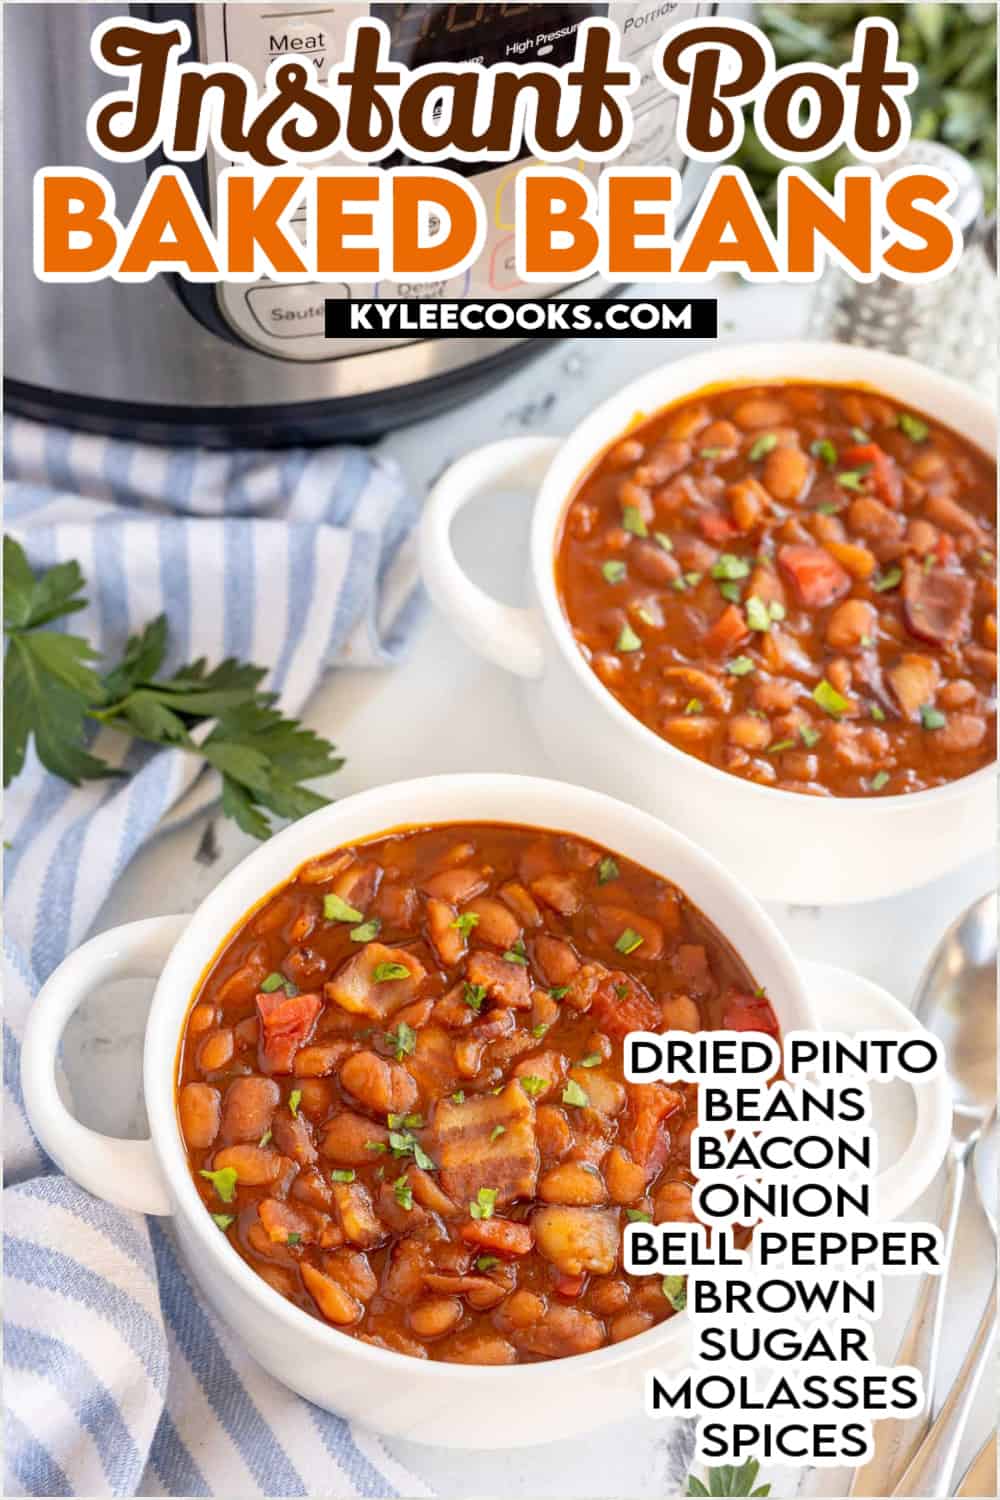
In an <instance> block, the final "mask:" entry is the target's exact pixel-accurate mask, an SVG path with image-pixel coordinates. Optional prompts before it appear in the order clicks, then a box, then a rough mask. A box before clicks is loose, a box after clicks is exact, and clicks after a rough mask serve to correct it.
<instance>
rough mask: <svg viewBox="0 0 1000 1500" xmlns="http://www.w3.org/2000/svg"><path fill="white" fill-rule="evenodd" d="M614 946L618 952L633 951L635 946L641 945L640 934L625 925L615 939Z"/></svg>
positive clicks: (626, 952) (639, 946)
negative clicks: (623, 929)
mask: <svg viewBox="0 0 1000 1500" xmlns="http://www.w3.org/2000/svg"><path fill="white" fill-rule="evenodd" d="M615 947H616V948H617V950H618V952H619V953H625V954H628V953H634V952H635V950H636V949H637V948H641V947H642V934H641V933H639V932H636V930H635V928H634V927H626V929H625V931H624V932H623V933H620V934H619V936H618V937H617V938H616V939H615Z"/></svg>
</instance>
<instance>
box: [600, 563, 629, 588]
mask: <svg viewBox="0 0 1000 1500" xmlns="http://www.w3.org/2000/svg"><path fill="white" fill-rule="evenodd" d="M627 571H628V569H627V568H626V567H625V564H624V563H623V562H621V561H620V560H619V559H618V558H609V559H608V561H607V562H606V563H602V564H601V572H602V573H603V575H604V581H605V583H621V581H622V579H623V578H624V577H625V574H626V573H627Z"/></svg>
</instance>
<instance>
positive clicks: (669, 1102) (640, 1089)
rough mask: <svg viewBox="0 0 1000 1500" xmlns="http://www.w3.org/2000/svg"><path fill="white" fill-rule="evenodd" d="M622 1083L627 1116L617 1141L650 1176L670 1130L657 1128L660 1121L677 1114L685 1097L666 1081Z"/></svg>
mask: <svg viewBox="0 0 1000 1500" xmlns="http://www.w3.org/2000/svg"><path fill="white" fill-rule="evenodd" d="M625 1087H626V1090H627V1092H628V1099H629V1104H628V1116H627V1118H626V1121H625V1126H624V1129H623V1131H622V1132H621V1134H620V1142H621V1144H622V1145H624V1146H625V1147H626V1149H627V1150H628V1151H629V1153H630V1155H631V1156H632V1159H633V1161H636V1162H638V1163H639V1165H640V1166H642V1167H644V1168H645V1169H646V1176H647V1178H649V1177H651V1176H653V1174H654V1173H655V1172H658V1171H659V1169H660V1167H662V1165H663V1163H664V1161H665V1160H666V1156H667V1151H668V1149H669V1146H670V1135H669V1133H668V1132H667V1131H664V1130H662V1129H661V1128H660V1127H661V1125H662V1122H663V1121H664V1120H666V1119H669V1117H670V1116H671V1115H672V1114H676V1112H677V1110H679V1109H680V1107H681V1105H682V1104H683V1102H684V1101H683V1099H682V1098H681V1096H680V1094H679V1093H677V1091H676V1089H671V1088H668V1087H667V1085H666V1084H665V1083H627V1084H626V1085H625Z"/></svg>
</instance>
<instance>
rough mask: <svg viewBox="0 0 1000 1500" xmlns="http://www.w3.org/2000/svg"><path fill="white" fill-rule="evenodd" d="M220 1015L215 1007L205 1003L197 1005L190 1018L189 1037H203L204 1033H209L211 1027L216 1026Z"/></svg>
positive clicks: (188, 1025)
mask: <svg viewBox="0 0 1000 1500" xmlns="http://www.w3.org/2000/svg"><path fill="white" fill-rule="evenodd" d="M218 1014H219V1013H218V1011H217V1010H216V1008H215V1006H214V1005H208V1004H207V1003H206V1002H205V1001H202V1002H201V1004H200V1005H196V1006H195V1008H194V1010H193V1011H192V1012H191V1014H190V1015H189V1016H188V1024H187V1030H188V1036H201V1034H202V1032H205V1031H208V1029H209V1027H210V1026H214V1025H215V1022H216V1020H217V1018H218Z"/></svg>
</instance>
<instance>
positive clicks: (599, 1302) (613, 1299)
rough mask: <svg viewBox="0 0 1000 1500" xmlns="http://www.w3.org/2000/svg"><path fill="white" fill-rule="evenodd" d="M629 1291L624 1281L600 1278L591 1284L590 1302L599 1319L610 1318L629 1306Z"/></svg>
mask: <svg viewBox="0 0 1000 1500" xmlns="http://www.w3.org/2000/svg"><path fill="white" fill-rule="evenodd" d="M628 1301H629V1289H628V1284H627V1283H626V1282H624V1281H611V1280H610V1279H608V1278H605V1277H599V1278H598V1279H597V1280H595V1281H593V1282H591V1285H590V1292H589V1295H588V1302H589V1304H590V1309H591V1311H592V1312H595V1313H597V1316H598V1317H599V1318H610V1317H612V1316H613V1315H614V1314H615V1313H618V1312H622V1311H623V1310H624V1308H626V1307H627V1306H628Z"/></svg>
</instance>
